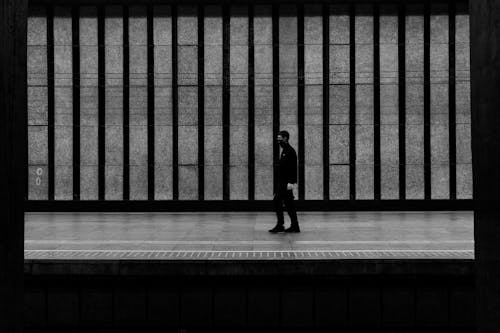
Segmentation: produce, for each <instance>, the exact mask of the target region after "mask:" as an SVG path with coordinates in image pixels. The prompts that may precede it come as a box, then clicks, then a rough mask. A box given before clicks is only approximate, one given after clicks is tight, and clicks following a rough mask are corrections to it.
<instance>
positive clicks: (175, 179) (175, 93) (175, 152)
mask: <svg viewBox="0 0 500 333" xmlns="http://www.w3.org/2000/svg"><path fill="white" fill-rule="evenodd" d="M177 48H178V45H177V6H176V5H172V198H173V200H178V199H179V141H178V140H179V134H178V133H179V129H178V110H179V89H178V86H177V81H178V80H177V76H178V73H177V67H178V63H177V57H178V55H177Z"/></svg>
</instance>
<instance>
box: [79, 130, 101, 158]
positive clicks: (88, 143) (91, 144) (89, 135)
mask: <svg viewBox="0 0 500 333" xmlns="http://www.w3.org/2000/svg"><path fill="white" fill-rule="evenodd" d="M97 136H98V128H97V126H81V127H80V163H81V165H97V163H98V158H97V150H98V147H97V146H98V143H97Z"/></svg>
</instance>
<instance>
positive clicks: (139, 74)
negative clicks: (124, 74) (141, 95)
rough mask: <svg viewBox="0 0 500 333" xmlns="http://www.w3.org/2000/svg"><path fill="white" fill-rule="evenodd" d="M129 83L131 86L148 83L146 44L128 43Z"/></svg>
mask: <svg viewBox="0 0 500 333" xmlns="http://www.w3.org/2000/svg"><path fill="white" fill-rule="evenodd" d="M129 51H130V54H129V56H130V62H129V64H130V66H129V68H130V69H129V70H130V77H129V79H130V85H131V86H146V85H147V84H148V80H147V78H148V76H147V72H148V64H147V59H148V52H147V47H146V46H134V45H130V47H129Z"/></svg>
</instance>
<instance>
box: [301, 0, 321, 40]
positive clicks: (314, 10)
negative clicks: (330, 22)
mask: <svg viewBox="0 0 500 333" xmlns="http://www.w3.org/2000/svg"><path fill="white" fill-rule="evenodd" d="M304 43H305V44H319V45H321V44H323V17H322V8H321V5H317V4H314V5H308V4H306V5H304Z"/></svg>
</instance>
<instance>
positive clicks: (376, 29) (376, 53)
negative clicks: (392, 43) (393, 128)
mask: <svg viewBox="0 0 500 333" xmlns="http://www.w3.org/2000/svg"><path fill="white" fill-rule="evenodd" d="M373 124H374V126H373V127H374V128H373V149H374V152H373V153H374V170H373V172H374V177H373V181H374V184H373V185H374V186H373V189H374V198H375V200H380V192H381V190H380V188H381V183H380V181H381V180H380V173H381V162H380V161H381V158H380V8H379V5H378V4H375V5H374V8H373Z"/></svg>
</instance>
